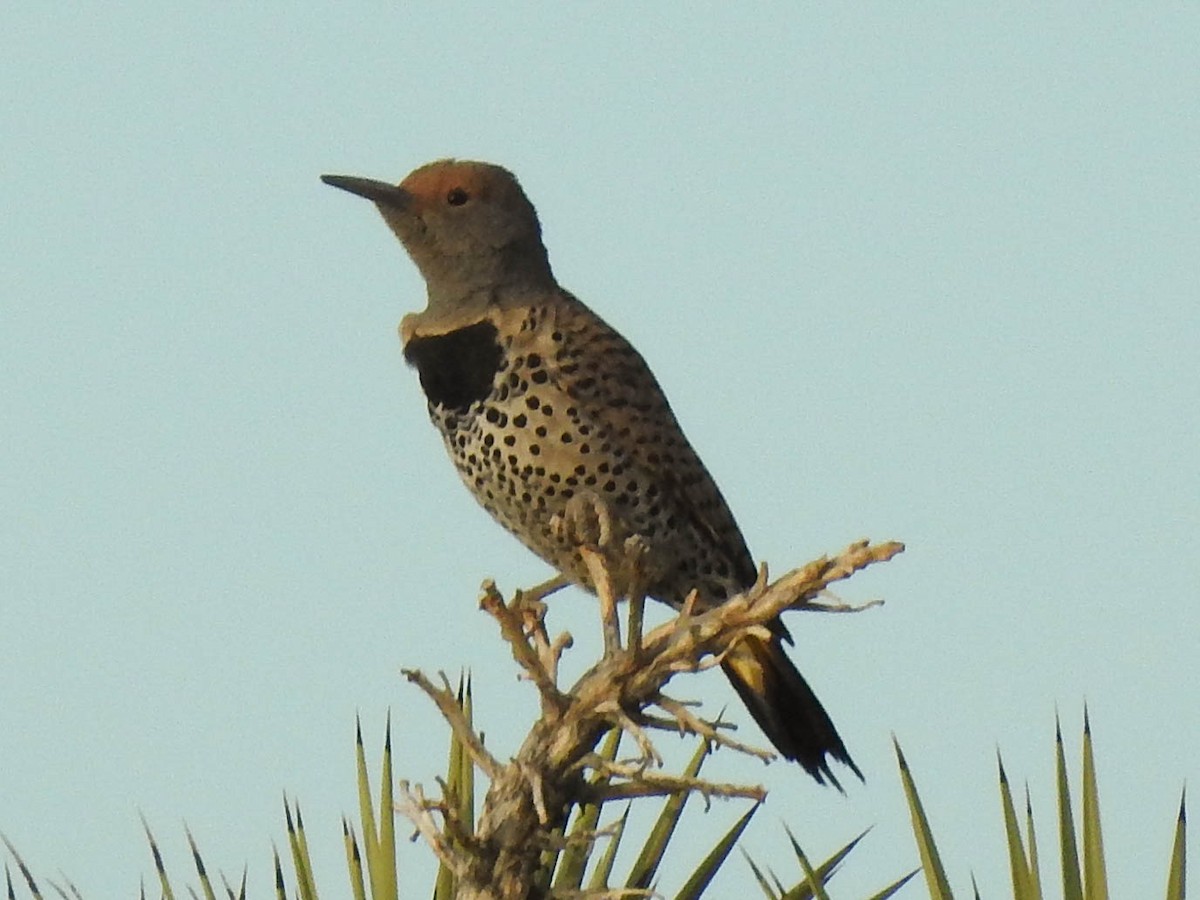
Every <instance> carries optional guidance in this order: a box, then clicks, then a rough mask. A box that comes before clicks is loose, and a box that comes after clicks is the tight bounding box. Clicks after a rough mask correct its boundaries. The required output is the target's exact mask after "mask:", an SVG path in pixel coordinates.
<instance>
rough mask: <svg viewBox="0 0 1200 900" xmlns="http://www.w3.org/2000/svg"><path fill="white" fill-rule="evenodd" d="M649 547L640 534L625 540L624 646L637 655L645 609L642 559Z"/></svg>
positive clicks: (644, 582) (644, 581)
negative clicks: (626, 619) (626, 634)
mask: <svg viewBox="0 0 1200 900" xmlns="http://www.w3.org/2000/svg"><path fill="white" fill-rule="evenodd" d="M649 549H650V547H649V546H648V545H647V543H646V541H645V539H644V538H642V537H641V536H640V535H636V534H635V535H634V536H633V537H631V538H627V539H626V540H625V560H624V562H625V567H626V568H627V569H628V572H627V578H626V579H625V581H626V583H628V585H629V622H628V631H629V637H628V639H627V640H626V642H625V646H626V647H627V648H628V649H629V653H630V654H631V655H633V656H634V657H637V656H638V654H639V653H641V650H642V621H643V613H644V612H645V609H646V578H645V572H644V567H643V565H642V561H643V560H644V559H645V558H646V554H647V552H648V551H649Z"/></svg>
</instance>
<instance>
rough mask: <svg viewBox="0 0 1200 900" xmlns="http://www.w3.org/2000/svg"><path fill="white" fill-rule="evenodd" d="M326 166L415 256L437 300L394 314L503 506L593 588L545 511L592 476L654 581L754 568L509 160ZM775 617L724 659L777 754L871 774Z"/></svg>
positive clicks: (747, 576) (668, 592)
mask: <svg viewBox="0 0 1200 900" xmlns="http://www.w3.org/2000/svg"><path fill="white" fill-rule="evenodd" d="M323 180H324V181H325V182H326V183H327V184H330V185H332V186H334V187H338V188H342V189H343V190H346V191H349V192H351V193H353V194H357V195H359V196H361V197H365V198H367V199H368V200H371V201H372V202H374V203H375V205H376V206H377V207H378V209H379V211H380V213H382V215H383V218H384V220H385V221H386V222H387V224H388V226H389V227H390V228H391V229H392V231H393V232H395V234H396V236H397V237H398V238H399V239H400V242H401V243H402V244H403V245H404V248H405V250H407V251H408V254H409V256H410V257H412V260H413V262H414V263H416V265H417V268H418V269H420V272H421V275H422V276H423V277H424V279H425V283H426V286H427V289H428V303H427V306H426V307H425V309H424V310H422V311H421V312H418V313H410V314H409V315H406V316H405V317H404V319H403V321H402V322H401V325H400V336H401V340H402V342H403V345H404V357H405V359H406V360H407V361H408V362H409V363H410V364H411V365H413V366H414V367H415V368H416V369H417V372H418V374H419V376H420V381H421V386H422V388H423V389H424V392H425V396H426V398H427V400H428V409H429V416H430V418H431V419H432V421H433V424H434V425H435V426H436V427H437V429H438V431H440V432H441V435H442V438H443V439H444V441H445V445H446V449H447V451H448V452H449V454H450V456H451V458H452V460H453V462H454V465H455V467H456V468H457V469H458V473H459V475H460V476H461V478H462V481H463V483H464V484H465V485H466V486H467V488H468V489H469V490H470V491H471V493H472V494H474V496H475V499H476V500H478V501H479V503H480V504H482V505H483V507H484V508H485V509H486V510H487V511H488V512H489V513H491V515H492V517H493V518H494V519H496V521H497V522H499V523H500V524H501V525H503V526H504V527H505V528H506V529H508V530H509V531H510V532H512V533H513V534H514V535H515V536H516V537H517V538H519V539H520V540H521V541H522V542H523V543H524V544H525V546H527V547H528V548H529V549H530V550H532V551H533V552H534V553H536V554H537V555H538V556H540V557H541V558H542V559H544V560H545V561H546V562H548V563H549V564H550V565H552V566H554V567H555V568H557V569H558V570H559V571H561V572H562V573H563V574H565V575H566V576H567V577H568V578H570V579H571V580H572V581H574V582H575V583H577V584H580V585H582V586H584V587H585V588H586V587H589V586H590V585H589V578H588V574H587V572H586V570H585V568H584V566H583V564H582V562H581V560H580V557H579V554H578V550H577V548H576V546H575V545H574V543H573V541H572V540H571V539H570V537H569V536H568V535H566V534H565V533H564V530H563V529H561V528H557V527H555V524H554V521H553V520H555V519H556V517H561V516H563V515H564V514H565V512H566V510H567V504H568V502H569V501H570V500H571V498H572V497H582V496H584V495H587V494H589V493H590V495H592V496H595V497H599V498H601V499H602V500H603V501H605V506H606V507H607V509H608V510H609V512H610V515H611V518H612V519H613V520H614V524H615V525H618V526H619V527H620V529H621V530H622V531H623V532H624V533H626V534H638V535H641V536H642V537H643V538H644V539H645V540H646V542H647V544H648V548H649V549H648V551H647V562H648V566H647V570H648V572H649V573H650V576H649V577H650V579H651V582H650V585H649V591H648V594H649V596H651V597H653V598H655V599H657V600H661V601H663V602H665V603H669V604H671V605H673V606H676V607H678V606H680V605H681V604H682V602H683V600H684V598H685V597H686V596H687V595H688V593H689V592H690V591H691V590H692V589H693V588H695V589H697V590H698V591H699V597H700V602H701V604H703V605H712V604H716V603H720V602H721V601H722V600H723V599H725V598H726V597H728V596H730V595H732V594H733V593H736V592H738V591H740V590H742V589H744V588H746V587H748V586H750V585H751V584H753V583H754V580H755V576H756V574H757V573H756V568H755V565H754V560H753V558H752V557H751V556H750V553H749V551H748V550H747V549H746V542H745V540H744V539H743V538H742V534H741V532H740V530H739V529H738V526H737V523H736V522H735V521H734V518H733V514H732V513H731V512H730V511H729V507H728V506H727V505H726V503H725V499H724V498H723V497H722V496H721V492H720V490H718V488H717V485H716V483H715V482H714V481H713V479H712V476H710V475H709V473H708V470H707V469H705V467H704V464H703V463H702V462H701V461H700V458H699V457H698V456H697V455H696V452H695V451H694V450H693V449H692V447H691V445H690V444H689V443H688V440H687V438H686V437H684V434H683V431H682V429H681V428H680V427H679V423H678V422H677V421H676V420H675V415H674V413H673V412H672V411H671V407H670V405H669V404H668V403H667V398H666V396H665V395H664V394H663V391H662V388H660V387H659V384H658V382H657V381H656V380H655V378H654V375H653V374H652V373H651V372H650V369H649V367H648V366H647V365H646V363H645V361H644V360H643V359H642V357H641V356H640V355H639V354H638V352H637V351H636V350H635V349H634V348H633V347H632V346H631V345H630V344H629V342H628V341H626V340H625V339H624V338H623V337H622V336H621V335H620V334H618V333H617V331H616V330H615V329H613V328H612V327H611V326H609V325H608V324H607V323H605V322H604V321H603V320H602V319H601V318H600V317H599V316H597V315H596V314H595V313H594V312H592V310H591V309H589V308H588V307H587V306H585V305H584V304H583V303H582V302H580V301H579V300H578V299H576V298H575V297H573V296H572V295H571V294H570V293H568V292H567V291H565V290H564V289H563V288H561V287H559V285H558V282H557V281H555V278H554V275H553V273H552V272H551V269H550V263H549V260H548V258H547V254H546V248H545V246H544V245H543V243H542V237H541V227H540V225H539V223H538V218H537V213H536V212H535V210H534V208H533V205H532V204H531V203H530V202H529V200H528V198H527V197H526V196H525V193H524V191H523V190H522V189H521V186H520V185H519V184H518V183H517V180H516V178H515V177H514V176H513V175H512V174H511V173H510V172H508V171H507V170H505V169H502V168H500V167H499V166H495V165H491V164H488V163H482V162H466V161H459V160H441V161H438V162H433V163H430V164H428V165H425V166H422V167H421V168H419V169H417V170H416V171H414V172H413V173H412V174H410V175H409V176H408V177H407V178H405V179H404V180H403V181H402V182H401V183H400V184H399V186H396V185H392V184H388V183H386V182H382V181H374V180H370V179H365V178H356V177H348V176H340V175H326V176H323ZM576 502H578V501H576ZM560 521H561V519H560ZM773 632H774V634H773V636H772V637H771V639H770V640H761V639H750V640H746V641H744V642H743V643H741V644H739V645H738V647H737V648H736V649H735V651H734V652H733V653H731V654H730V655H729V656H727V657H726V659H725V661H724V662H723V663H722V668H723V669H724V670H725V674H726V675H727V676H728V677H729V680H730V681H731V682H732V683H733V686H734V688H735V689H736V690H737V692H738V694H739V695H740V696H741V698H742V700H743V702H744V703H745V704H746V707H747V708H748V709H749V710H750V713H751V714H752V715H753V716H754V718H755V719H756V720H757V722H758V724H759V726H760V727H761V728H762V729H763V731H764V732H765V733H766V735H767V737H768V738H769V739H770V740H771V742H772V743H773V744H774V745H775V747H776V749H778V751H779V752H780V753H781V754H782V755H783V756H785V757H787V758H788V759H793V760H796V761H798V762H799V763H800V764H801V765H802V766H804V768H805V769H806V770H807V771H808V772H809V773H810V774H811V775H812V776H813V777H814V778H816V779H817V781H818V782H823V781H824V780H825V779H829V780H830V781H831V782H832V783H833V784H835V785H836V784H837V779H836V778H834V776H833V774H832V772H831V771H830V767H829V761H828V759H827V757H832V758H833V759H836V760H839V761H841V762H843V763H845V764H846V765H847V766H849V767H850V768H851V769H853V770H854V772H855V773H856V774H859V777H861V773H859V771H858V768H857V766H855V765H854V763H853V761H852V760H851V759H850V756H849V754H848V753H847V752H846V748H845V746H844V744H843V743H842V739H841V738H840V737H839V736H838V733H837V730H836V729H835V728H834V725H833V722H832V721H831V720H830V718H829V715H828V714H827V713H826V712H825V710H824V708H823V707H822V706H821V703H820V701H818V700H817V697H816V695H815V694H814V693H813V691H812V689H811V688H810V687H809V686H808V684H807V683H806V682H805V680H804V678H803V677H802V676H801V675H800V673H799V672H798V671H797V670H796V667H795V666H794V665H793V664H792V662H791V660H789V659H788V657H787V655H786V654H785V653H784V650H783V642H784V641H785V640H787V641H788V642H789V643H790V637H789V636H788V633H787V630H786V629H785V628H784V626H783V623H782V622H780V621H778V620H776V622H775V623H774V626H773Z"/></svg>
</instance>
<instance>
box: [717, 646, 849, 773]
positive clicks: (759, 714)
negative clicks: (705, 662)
mask: <svg viewBox="0 0 1200 900" xmlns="http://www.w3.org/2000/svg"><path fill="white" fill-rule="evenodd" d="M721 668H722V669H724V670H725V674H726V675H727V676H728V677H729V680H730V681H731V682H732V683H733V686H734V688H735V689H736V690H737V692H738V696H740V697H741V698H742V702H743V703H745V704H746V708H747V709H748V710H750V714H751V715H752V716H754V720H755V721H756V722H758V725H759V727H760V728H762V730H763V732H764V733H765V734H766V736H767V737H768V738H770V740H771V743H772V744H774V745H775V749H776V750H778V751H779V752H780V754H782V755H783V756H785V757H786V758H787V759H792V760H795V761H796V762H798V763H800V765H802V766H804V769H805V771H807V772H808V774H810V775H811V776H812V777H813V778H815V779H816V780H817V781H818V783H820V784H824V783H825V781H826V780H827V779H828V781H829V783H830V784H832V785H833V786H834V787H836V788H837V789H838V790H839V791H840V790H841V789H842V786H841V785H840V784H838V780H837V778H835V777H834V775H833V772H832V771H830V768H829V760H828V759H827V757H832V758H833V759H836V760H838V761H839V762H843V763H845V764H846V765H847V766H849V767H850V768H851V769H852V770H853V771H854V774H855V775H857V776H858V777H859V778H860V779H861V778H862V777H863V776H862V772H860V771H859V769H858V766H856V765H855V764H854V761H853V760H852V759H851V758H850V754H849V753H847V752H846V745H845V744H843V743H842V739H841V738H840V737H839V736H838V733H837V729H836V728H834V727H833V721H832V720H831V719H830V718H829V713H827V712H825V708H824V707H823V706H821V701H820V700H818V699H817V695H816V694H814V693H813V691H812V688H810V687H809V686H808V682H806V681H805V680H804V676H802V675H801V674H800V672H799V671H798V670H797V669H796V667H795V665H793V664H792V661H791V660H790V659H788V657H787V654H786V653H784V651H783V641H782V640H781V639H780V638H779V637H772V638H771V639H770V640H769V641H767V640H763V639H761V638H755V637H751V638H746V639H745V640H744V641H742V642H741V643H740V644H738V645H737V646H736V647H735V648H734V649H733V651H732V652H730V653H729V655H727V656H726V657H725V660H724V661H723V662H722V663H721Z"/></svg>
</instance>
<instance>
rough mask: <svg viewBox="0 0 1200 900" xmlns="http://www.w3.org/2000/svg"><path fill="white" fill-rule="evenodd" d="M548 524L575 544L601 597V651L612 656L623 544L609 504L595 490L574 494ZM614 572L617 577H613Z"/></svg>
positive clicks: (617, 640) (617, 636) (617, 635)
mask: <svg viewBox="0 0 1200 900" xmlns="http://www.w3.org/2000/svg"><path fill="white" fill-rule="evenodd" d="M551 527H552V528H553V529H554V530H555V531H556V532H557V533H558V534H559V536H560V537H561V538H563V539H565V540H567V541H569V542H571V543H573V544H574V545H575V546H576V547H578V549H579V557H580V559H581V560H582V561H583V565H584V567H585V568H586V569H587V573H588V579H589V581H590V582H591V585H592V587H593V588H594V589H595V591H596V596H597V597H598V598H599V600H600V621H601V624H602V627H603V631H604V654H605V656H612V655H614V654H616V653H619V652H620V650H621V632H620V622H619V620H618V617H617V600H618V599H620V596H621V594H622V588H621V585H623V584H624V582H625V579H623V578H620V574H621V572H620V570H621V569H622V568H623V566H622V563H623V562H624V559H623V557H624V550H625V546H624V542H623V541H622V540H621V538H620V536H619V535H618V534H617V523H616V522H615V521H614V519H613V517H612V513H611V511H610V510H609V508H608V504H606V503H605V502H604V500H603V499H602V498H600V497H598V496H596V495H595V494H591V493H582V494H576V495H575V496H574V497H572V498H571V500H570V501H569V502H568V503H567V506H566V509H564V510H563V512H562V514H561V515H559V516H555V518H554V519H553V520H552V522H551ZM614 572H616V573H617V575H618V579H619V581H618V579H614V577H613V574H614Z"/></svg>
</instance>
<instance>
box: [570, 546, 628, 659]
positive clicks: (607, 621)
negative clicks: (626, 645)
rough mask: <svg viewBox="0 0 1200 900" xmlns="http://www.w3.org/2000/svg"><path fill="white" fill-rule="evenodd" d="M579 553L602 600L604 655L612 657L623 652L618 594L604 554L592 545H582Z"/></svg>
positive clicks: (601, 619)
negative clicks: (614, 589)
mask: <svg viewBox="0 0 1200 900" xmlns="http://www.w3.org/2000/svg"><path fill="white" fill-rule="evenodd" d="M579 555H580V557H581V558H582V559H583V564H584V565H585V566H587V570H588V575H589V576H590V577H591V580H592V584H593V585H595V587H596V597H597V599H599V601H600V625H601V629H602V630H603V632H604V656H605V657H606V658H607V657H612V656H615V655H616V654H618V653H620V652H621V623H620V621H619V619H618V618H617V595H616V593H615V592H614V591H613V584H612V578H611V577H609V571H608V565H607V561H606V560H605V558H604V554H603V553H601V552H600V551H599V550H594V549H592V548H591V547H580V548H579Z"/></svg>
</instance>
